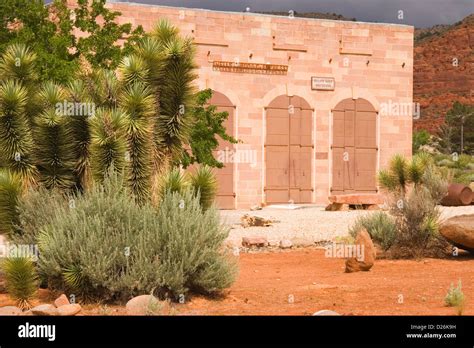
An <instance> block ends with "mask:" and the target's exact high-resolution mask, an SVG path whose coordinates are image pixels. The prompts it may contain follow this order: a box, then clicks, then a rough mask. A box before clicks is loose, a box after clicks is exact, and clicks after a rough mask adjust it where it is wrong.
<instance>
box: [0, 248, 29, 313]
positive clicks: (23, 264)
mask: <svg viewBox="0 0 474 348" xmlns="http://www.w3.org/2000/svg"><path fill="white" fill-rule="evenodd" d="M1 265H2V271H3V273H4V274H5V280H6V288H7V291H8V293H9V294H10V296H11V297H12V298H13V299H15V300H16V302H17V306H18V307H19V308H21V309H28V308H30V307H31V304H30V301H31V299H32V298H33V297H34V295H35V293H36V290H37V276H36V269H35V265H34V263H33V261H32V260H31V259H30V258H28V257H9V258H6V259H4V260H3V261H2V262H1Z"/></svg>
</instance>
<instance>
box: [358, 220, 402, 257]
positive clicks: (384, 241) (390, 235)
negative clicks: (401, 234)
mask: <svg viewBox="0 0 474 348" xmlns="http://www.w3.org/2000/svg"><path fill="white" fill-rule="evenodd" d="M362 228H365V229H366V230H367V232H368V233H369V234H370V236H371V237H372V239H373V240H374V241H375V242H377V243H378V244H380V246H381V247H382V249H383V250H388V249H389V248H390V247H391V246H392V244H393V243H394V241H395V238H396V233H397V226H396V224H395V220H394V219H393V217H391V216H390V215H388V214H386V213H384V212H375V213H373V214H368V215H365V216H361V217H359V218H357V220H356V222H355V223H354V225H352V226H351V227H350V229H349V233H350V234H351V236H352V237H353V238H356V236H357V233H358V232H359V231H360V230H361V229H362Z"/></svg>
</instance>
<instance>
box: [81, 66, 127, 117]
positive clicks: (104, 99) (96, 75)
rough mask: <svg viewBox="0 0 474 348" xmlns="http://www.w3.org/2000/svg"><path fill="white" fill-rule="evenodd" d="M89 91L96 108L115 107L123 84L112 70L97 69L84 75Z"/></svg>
mask: <svg viewBox="0 0 474 348" xmlns="http://www.w3.org/2000/svg"><path fill="white" fill-rule="evenodd" d="M83 78H84V80H85V83H86V88H87V93H88V95H89V96H90V97H91V99H92V102H93V103H94V104H95V106H96V108H99V107H101V108H108V109H113V108H116V107H117V105H118V98H119V95H120V92H121V90H122V84H121V82H120V81H119V79H118V78H117V75H116V74H115V72H114V71H112V70H107V69H95V70H93V71H92V72H91V73H90V74H89V75H87V76H84V77H83Z"/></svg>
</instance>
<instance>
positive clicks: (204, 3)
mask: <svg viewBox="0 0 474 348" xmlns="http://www.w3.org/2000/svg"><path fill="white" fill-rule="evenodd" d="M116 1H117V0H116ZM121 1H122V2H127V1H126V0H121ZM130 2H141V3H149V4H150V3H151V4H158V5H167V6H183V7H197V8H206V9H213V10H225V11H245V9H246V8H247V7H249V8H250V9H251V11H252V12H262V11H285V12H286V11H289V10H293V11H296V12H330V13H337V14H342V15H344V16H345V17H349V18H353V17H355V18H356V19H357V20H359V21H368V22H386V23H401V24H410V25H414V26H416V27H429V26H432V25H435V24H453V23H455V22H457V21H459V20H461V19H463V18H464V17H466V16H467V15H469V14H472V13H474V0H133V1H130ZM400 10H403V14H404V19H403V20H399V19H398V11H400Z"/></svg>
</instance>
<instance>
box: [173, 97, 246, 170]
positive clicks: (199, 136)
mask: <svg viewBox="0 0 474 348" xmlns="http://www.w3.org/2000/svg"><path fill="white" fill-rule="evenodd" d="M211 98H212V90H211V89H206V90H202V91H200V92H199V93H197V95H196V106H195V107H194V108H193V110H192V114H193V118H194V120H193V126H192V130H191V134H190V138H189V145H190V147H191V151H188V150H186V149H183V156H182V160H181V163H182V164H183V166H184V167H188V166H189V165H190V164H193V163H200V164H205V165H208V166H211V167H217V168H222V167H223V166H224V164H223V163H222V162H219V161H218V159H216V158H215V157H214V151H215V150H217V148H218V146H219V139H218V138H217V137H216V136H219V138H220V139H222V140H224V141H227V142H229V143H231V144H237V143H238V140H237V139H235V138H234V137H232V136H231V135H228V134H227V131H226V129H225V126H224V124H225V122H226V120H227V118H228V117H229V114H228V113H227V112H225V111H224V112H218V111H217V107H216V106H214V105H208V103H209V101H210V100H211Z"/></svg>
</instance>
